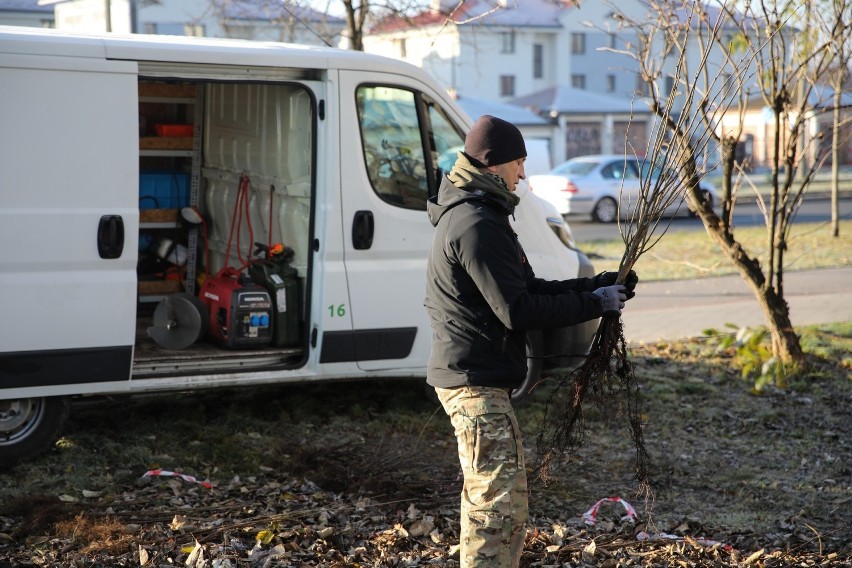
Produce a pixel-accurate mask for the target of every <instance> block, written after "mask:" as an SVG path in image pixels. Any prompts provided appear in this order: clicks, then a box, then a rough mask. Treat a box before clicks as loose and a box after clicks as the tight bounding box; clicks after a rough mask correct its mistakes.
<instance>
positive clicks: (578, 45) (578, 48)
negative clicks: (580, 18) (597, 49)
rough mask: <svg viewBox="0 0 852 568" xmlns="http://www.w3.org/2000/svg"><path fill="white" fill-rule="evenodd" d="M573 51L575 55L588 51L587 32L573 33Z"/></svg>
mask: <svg viewBox="0 0 852 568" xmlns="http://www.w3.org/2000/svg"><path fill="white" fill-rule="evenodd" d="M571 53H573V54H574V55H582V54H584V53H586V34H584V33H581V32H575V33H572V34H571Z"/></svg>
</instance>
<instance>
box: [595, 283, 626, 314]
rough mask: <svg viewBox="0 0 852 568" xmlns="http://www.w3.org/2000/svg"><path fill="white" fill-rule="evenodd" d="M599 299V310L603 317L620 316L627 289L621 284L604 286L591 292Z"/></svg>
mask: <svg viewBox="0 0 852 568" xmlns="http://www.w3.org/2000/svg"><path fill="white" fill-rule="evenodd" d="M592 294H594V295H595V296H597V297H598V298H600V299H601V308H602V309H603V313H604V315H605V316H611V315H615V316H617V315H621V310H623V309H624V302H626V301H627V288H626V287H625V286H623V285H621V284H615V285H613V286H604V287H602V288H598V289H597V290H595V291H594V292H592Z"/></svg>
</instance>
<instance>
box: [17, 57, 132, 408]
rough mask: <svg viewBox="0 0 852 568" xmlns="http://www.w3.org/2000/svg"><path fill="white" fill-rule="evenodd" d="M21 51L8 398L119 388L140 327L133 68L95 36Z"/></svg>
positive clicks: (124, 376) (127, 374)
mask: <svg viewBox="0 0 852 568" xmlns="http://www.w3.org/2000/svg"><path fill="white" fill-rule="evenodd" d="M17 47H18V45H17V44H15V43H14V40H13V41H12V42H7V43H6V45H4V46H3V53H2V56H0V101H2V104H0V124H2V125H3V128H2V134H0V178H2V188H0V243H2V250H1V251H0V290H2V294H0V314H2V319H3V322H4V323H3V325H2V326H0V395H2V398H11V397H40V396H55V395H63V394H69V393H71V392H74V393H81V392H86V391H87V390H92V391H94V390H103V389H104V388H108V387H105V383H116V384H115V385H113V386H114V388H116V389H117V390H120V389H121V388H122V387H123V384H126V383H127V380H128V378H129V376H130V369H131V362H132V356H133V344H134V337H135V332H136V327H135V321H136V261H137V255H138V253H137V248H138V244H137V234H138V218H139V213H138V184H139V176H138V156H139V153H138V143H139V142H138V127H139V126H138V120H137V86H136V85H137V83H136V64H135V63H132V62H113V61H107V60H105V59H104V58H103V55H102V53H103V49H102V48H101V47H100V46H99V45H98V44H97V43H96V42H95V41H93V42H92V43H91V44H86V45H78V46H75V49H74V51H73V52H72V53H63V54H62V55H63V56H62V57H59V56H55V55H54V56H46V55H40V54H39V51H42V50H43V51H44V52H50V51H51V50H52V49H55V48H51V47H50V46H49V45H47V44H45V45H34V44H21V46H20V48H19V49H18V51H17V52H16V51H15V50H16V48H17ZM96 383H97V384H98V385H100V386H98V387H96V385H95V384H96ZM86 384H90V385H91V387H90V388H89V389H87V387H86V386H85V385H86ZM71 385H74V386H73V388H72V387H71Z"/></svg>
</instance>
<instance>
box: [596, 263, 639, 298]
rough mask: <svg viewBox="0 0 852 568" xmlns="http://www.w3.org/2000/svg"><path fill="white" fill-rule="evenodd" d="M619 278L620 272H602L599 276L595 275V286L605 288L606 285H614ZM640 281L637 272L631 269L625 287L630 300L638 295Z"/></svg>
mask: <svg viewBox="0 0 852 568" xmlns="http://www.w3.org/2000/svg"><path fill="white" fill-rule="evenodd" d="M617 279H618V272H601V273H600V274H598V275H597V276H595V278H594V281H595V287H596V288H603V287H606V286H612V285H613V284H615V281H616V280H617ZM638 283H639V277H638V276H637V275H636V272H635V271H633V270H631V271H630V272H628V273H627V278H626V279H625V281H624V287H625V288H627V299H628V300H629V299H630V298H632V297H633V296H635V295H636V292H635V290H636V284H638Z"/></svg>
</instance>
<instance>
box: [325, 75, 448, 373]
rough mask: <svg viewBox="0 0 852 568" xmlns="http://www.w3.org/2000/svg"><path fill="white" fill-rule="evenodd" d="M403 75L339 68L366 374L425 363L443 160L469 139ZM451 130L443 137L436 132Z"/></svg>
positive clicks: (353, 281)
mask: <svg viewBox="0 0 852 568" xmlns="http://www.w3.org/2000/svg"><path fill="white" fill-rule="evenodd" d="M407 83H408V84H406V78H403V77H399V76H398V75H391V74H384V73H370V72H362V71H358V72H355V71H341V73H340V107H341V108H340V116H341V123H340V155H341V164H342V167H341V192H342V195H341V202H342V215H343V220H342V221H343V237H344V264H345V266H346V278H347V282H348V287H349V301H350V306H349V311H350V314H351V317H352V323H353V335H352V339H353V344H354V353H355V356H356V358H357V362H358V366H359V367H360V368H362V369H364V370H382V369H385V370H390V369H397V368H399V369H405V368H425V366H426V363H427V361H428V357H429V350H430V343H431V327H430V325H429V321H428V318H427V316H426V311H425V309H424V307H423V298H424V296H425V289H426V280H425V278H426V258H427V255H428V254H429V250H430V248H431V244H432V237H433V234H434V228H433V227H432V225H431V224H430V223H429V220H428V218H427V216H426V200H427V199H428V198H429V197H430V196H431V195H434V194H435V193H436V192H437V184H438V182H439V180H438V179H437V176H436V175H435V168H436V167H437V156H438V154H439V153H440V152H441V151H443V150H444V149H445V148H444V147H445V146H446V147H449V146H457V145H460V144H462V140H463V137H462V135H461V134H459V133H458V128H457V127H455V125H454V124H453V122H452V121H451V120H450V119H449V118H448V116H447V114H446V113H444V112H443V111H442V109H440V107H439V106H438V105H437V104H435V103H434V99H433V98H431V97H430V95H429V94H428V88H427V87H426V86H425V85H420V84H419V83H418V82H417V81H416V80H414V79H411V80H410V81H407ZM436 130H439V131H441V132H445V131H446V132H449V135H448V136H443V135H442V136H436V135H434V132H435V131H436Z"/></svg>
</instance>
